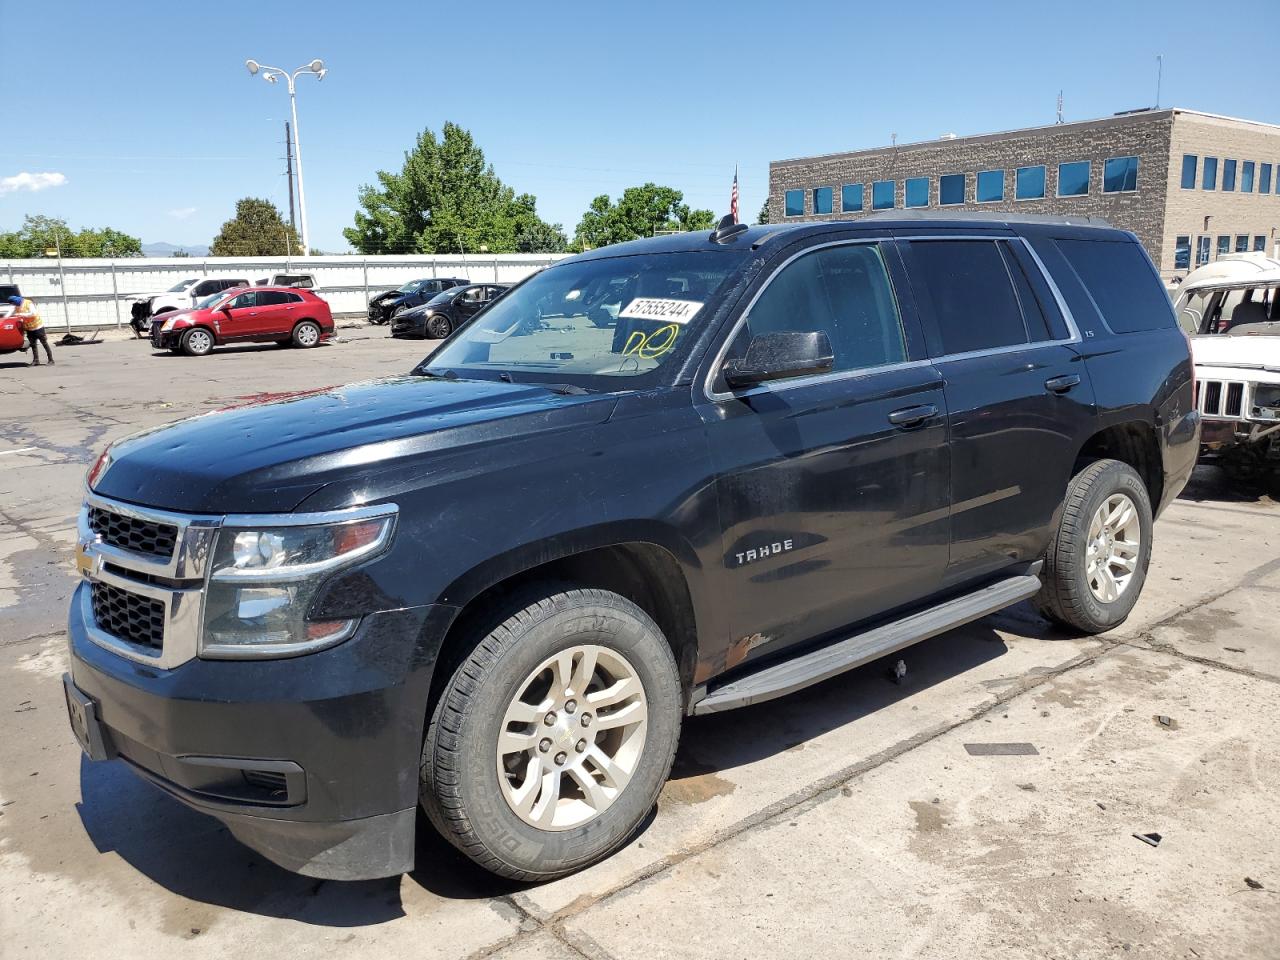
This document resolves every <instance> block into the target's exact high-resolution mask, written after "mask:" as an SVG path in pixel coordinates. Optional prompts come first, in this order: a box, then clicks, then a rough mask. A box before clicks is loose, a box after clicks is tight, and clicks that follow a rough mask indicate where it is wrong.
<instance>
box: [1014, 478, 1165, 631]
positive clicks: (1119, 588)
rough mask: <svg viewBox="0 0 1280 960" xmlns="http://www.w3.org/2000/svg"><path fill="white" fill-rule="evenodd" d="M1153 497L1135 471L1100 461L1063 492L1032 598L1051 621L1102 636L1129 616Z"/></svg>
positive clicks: (1147, 555)
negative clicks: (1039, 585) (1059, 514)
mask: <svg viewBox="0 0 1280 960" xmlns="http://www.w3.org/2000/svg"><path fill="white" fill-rule="evenodd" d="M1151 533H1152V515H1151V499H1150V496H1149V495H1148V493H1147V488H1146V485H1145V484H1144V483H1143V482H1142V478H1141V477H1139V476H1138V474H1137V472H1136V471H1135V470H1134V469H1133V467H1131V466H1129V465H1128V464H1127V463H1122V462H1121V461H1119V460H1097V461H1095V462H1093V463H1091V464H1089V465H1088V466H1086V467H1085V468H1084V469H1082V470H1081V471H1080V472H1079V473H1077V474H1076V475H1075V476H1074V477H1072V478H1071V483H1070V484H1068V486H1067V496H1066V501H1065V503H1064V504H1063V509H1062V519H1061V520H1060V521H1059V524H1058V530H1057V532H1056V534H1055V536H1054V539H1053V541H1052V542H1051V543H1050V544H1049V549H1048V551H1047V552H1046V553H1045V564H1044V571H1043V575H1042V579H1043V581H1044V586H1043V587H1042V588H1041V590H1040V593H1039V595H1038V596H1037V598H1036V602H1037V605H1038V606H1039V608H1040V612H1041V613H1043V614H1044V615H1045V616H1046V617H1048V618H1049V619H1051V620H1054V621H1057V622H1058V623H1062V624H1065V625H1066V626H1069V627H1072V628H1074V629H1076V630H1081V631H1083V632H1085V633H1102V632H1103V631H1105V630H1110V629H1111V628H1112V627H1116V626H1119V625H1120V624H1121V623H1123V622H1124V621H1125V618H1127V617H1128V616H1129V612H1130V611H1131V610H1132V609H1133V606H1134V604H1135V603H1137V602H1138V597H1139V595H1140V594H1141V593H1142V585H1143V584H1144V583H1145V582H1146V578H1147V566H1148V564H1149V563H1150V561H1151Z"/></svg>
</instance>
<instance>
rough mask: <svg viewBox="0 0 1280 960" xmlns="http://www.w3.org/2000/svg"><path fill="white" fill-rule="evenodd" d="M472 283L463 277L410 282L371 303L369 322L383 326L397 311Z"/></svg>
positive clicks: (378, 296)
mask: <svg viewBox="0 0 1280 960" xmlns="http://www.w3.org/2000/svg"><path fill="white" fill-rule="evenodd" d="M464 283H470V281H469V280H466V279H463V278H461V277H431V278H430V279H425V280H410V281H409V282H408V283H406V284H404V285H403V286H400V287H396V289H394V290H388V291H387V292H386V293H380V294H378V295H377V296H376V297H374V298H373V299H372V300H370V301H369V322H370V323H377V324H382V323H386V322H387V321H388V320H390V319H391V318H392V317H393V316H395V313H396V311H397V310H407V309H408V308H409V307H416V306H418V305H419V304H423V303H426V302H427V301H428V300H430V299H431V298H432V297H435V296H437V295H438V294H441V293H444V291H446V290H450V289H452V288H454V287H458V286H461V285H462V284H464Z"/></svg>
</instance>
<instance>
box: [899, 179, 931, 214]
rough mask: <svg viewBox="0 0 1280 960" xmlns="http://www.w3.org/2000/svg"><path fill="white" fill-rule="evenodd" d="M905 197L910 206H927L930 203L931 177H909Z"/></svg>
mask: <svg viewBox="0 0 1280 960" xmlns="http://www.w3.org/2000/svg"><path fill="white" fill-rule="evenodd" d="M904 197H905V200H906V205H907V206H908V207H927V206H928V205H929V178H928V177H908V178H907V184H906V189H905V191H904Z"/></svg>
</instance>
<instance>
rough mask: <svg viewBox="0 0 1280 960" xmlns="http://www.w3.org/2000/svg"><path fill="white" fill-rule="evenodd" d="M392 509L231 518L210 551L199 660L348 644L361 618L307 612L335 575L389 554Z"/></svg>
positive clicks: (283, 653) (290, 652)
mask: <svg viewBox="0 0 1280 960" xmlns="http://www.w3.org/2000/svg"><path fill="white" fill-rule="evenodd" d="M395 509H396V508H395V507H394V506H393V505H386V506H380V507H371V508H368V509H363V510H358V511H351V512H349V513H347V514H345V515H342V516H335V517H334V519H332V520H326V519H317V520H311V519H310V518H306V517H299V518H298V519H299V521H300V522H298V523H296V524H289V525H279V526H271V525H266V524H263V525H258V524H254V523H252V520H251V518H235V517H231V518H228V521H227V523H226V525H224V526H223V527H222V528H221V529H220V530H219V531H218V538H217V542H216V543H215V545H214V548H213V563H212V567H211V573H210V575H209V586H208V591H207V593H206V596H205V604H204V628H203V630H202V631H201V643H200V655H201V656H203V657H207V658H234V657H283V656H295V655H297V654H301V653H311V652H313V651H316V650H322V649H324V648H325V647H330V646H333V645H334V644H337V643H340V642H342V641H343V640H345V639H347V637H349V636H351V634H352V633H354V632H355V628H356V625H357V624H358V623H359V620H358V619H353V620H310V619H308V618H307V612H308V610H309V609H310V607H311V602H312V600H314V599H315V596H316V594H317V593H318V592H319V589H320V587H321V585H323V584H324V582H325V581H326V580H327V579H328V578H329V576H330V575H332V574H333V573H334V572H335V571H337V570H340V569H342V568H343V567H348V566H350V565H352V564H354V563H357V562H359V561H360V560H363V559H367V558H369V557H371V556H374V555H375V554H377V553H380V552H381V551H383V550H385V549H386V547H387V545H388V544H389V543H390V541H391V535H392V532H393V529H394V526H395Z"/></svg>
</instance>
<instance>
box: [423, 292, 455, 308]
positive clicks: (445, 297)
mask: <svg viewBox="0 0 1280 960" xmlns="http://www.w3.org/2000/svg"><path fill="white" fill-rule="evenodd" d="M461 292H462V288H461V287H454V288H453V289H452V290H446V291H445V292H444V293H437V294H436V295H435V296H434V297H432V298H431V299H430V300H428V301H427V306H428V307H430V306H432V305H433V304H437V303H448V302H449V301H450V300H452V299H453V298H454V297H456V296H457V295H458V294H460V293H461Z"/></svg>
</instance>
